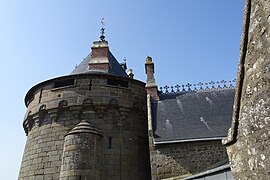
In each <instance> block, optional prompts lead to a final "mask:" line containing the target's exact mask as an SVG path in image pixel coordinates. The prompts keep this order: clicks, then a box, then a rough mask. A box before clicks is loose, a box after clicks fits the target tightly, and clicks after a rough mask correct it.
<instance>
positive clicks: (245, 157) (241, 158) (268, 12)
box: [224, 0, 270, 179]
mask: <svg viewBox="0 0 270 180" xmlns="http://www.w3.org/2000/svg"><path fill="white" fill-rule="evenodd" d="M269 49H270V2H269V1H268V0H246V7H245V19H244V26H243V34H242V43H241V50H240V64H239V71H238V80H237V81H238V82H237V90H236V96H235V103H234V113H233V123H232V127H231V130H230V131H229V134H228V137H227V139H225V140H224V144H226V145H227V152H228V155H229V159H230V162H231V168H232V172H233V174H234V177H235V179H268V178H269V176H270V163H269V158H268V157H269V156H270V151H269V144H270V140H269V137H270V136H269V135H270V134H269V130H270V98H269V94H270V91H269V89H270V84H269V82H270V71H269V70H270V60H269V59H270V51H269Z"/></svg>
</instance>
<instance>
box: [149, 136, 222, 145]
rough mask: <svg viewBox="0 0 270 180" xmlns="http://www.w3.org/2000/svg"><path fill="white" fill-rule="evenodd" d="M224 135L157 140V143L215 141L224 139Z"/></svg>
mask: <svg viewBox="0 0 270 180" xmlns="http://www.w3.org/2000/svg"><path fill="white" fill-rule="evenodd" d="M223 138H225V137H224V136H223V137H213V138H200V139H182V140H173V141H160V142H157V141H155V142H154V144H155V145H160V144H173V143H184V142H198V141H215V140H222V139H223Z"/></svg>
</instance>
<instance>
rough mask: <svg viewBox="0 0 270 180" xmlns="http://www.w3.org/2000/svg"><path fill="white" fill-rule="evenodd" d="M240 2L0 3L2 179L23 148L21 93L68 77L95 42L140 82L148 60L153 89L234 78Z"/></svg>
mask: <svg viewBox="0 0 270 180" xmlns="http://www.w3.org/2000/svg"><path fill="white" fill-rule="evenodd" d="M243 8H244V0H238V1H236V0H170V1H165V0H148V1H145V0H136V1H126V0H111V1H110V0H104V1H98V0H95V1H94V0H88V1H86V0H85V1H83V0H80V1H71V0H58V1H54V0H46V1H36V0H25V1H19V0H0V25H1V26H0V27H1V28H0V62H1V71H0V75H1V78H2V79H3V81H2V86H1V87H2V88H1V90H0V91H1V92H0V96H1V100H2V103H1V105H0V108H1V112H2V115H1V119H2V126H1V129H0V132H1V136H0V138H1V139H0V140H1V143H2V146H1V150H0V159H1V163H0V169H1V173H0V179H5V180H6V179H7V180H9V179H17V176H18V171H19V167H20V161H21V158H22V154H23V149H24V145H25V141H26V136H25V134H24V132H23V128H22V120H23V117H24V113H25V110H26V109H25V106H24V103H23V100H24V96H25V94H26V92H27V91H28V90H29V89H30V88H31V87H32V86H33V85H35V84H37V83H39V82H41V81H44V80H46V79H50V78H53V77H57V76H61V75H66V74H69V73H70V72H71V71H72V70H73V69H74V67H75V65H76V64H79V63H80V62H81V61H82V59H83V58H84V57H85V56H87V54H88V53H89V52H90V47H91V45H92V42H93V41H95V40H98V38H99V36H100V34H99V31H100V19H101V18H102V17H104V18H105V23H106V27H105V28H106V30H105V35H106V40H108V41H109V46H110V50H111V51H112V53H113V54H114V56H115V57H116V58H117V59H118V61H120V62H122V61H123V59H124V57H126V59H127V64H128V68H132V69H133V71H134V74H135V78H136V79H139V80H142V81H145V72H144V62H145V58H146V56H148V55H149V56H152V58H153V60H154V62H155V77H156V81H157V83H158V85H160V86H164V85H176V84H186V83H197V82H199V81H202V82H209V81H211V80H213V81H218V80H222V79H225V80H231V79H234V78H235V77H236V73H237V64H238V61H239V46H240V38H241V30H242V21H243Z"/></svg>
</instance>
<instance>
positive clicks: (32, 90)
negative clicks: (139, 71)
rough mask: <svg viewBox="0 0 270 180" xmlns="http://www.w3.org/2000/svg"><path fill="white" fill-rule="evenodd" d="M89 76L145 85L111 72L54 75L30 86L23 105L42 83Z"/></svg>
mask: <svg viewBox="0 0 270 180" xmlns="http://www.w3.org/2000/svg"><path fill="white" fill-rule="evenodd" d="M84 76H85V77H90V76H99V77H113V78H120V79H126V80H128V81H133V82H136V83H139V84H142V85H144V86H145V82H142V81H140V80H137V79H131V78H129V77H122V76H117V75H113V74H109V73H101V72H100V73H81V74H71V75H64V76H59V77H55V78H51V79H48V80H45V81H42V82H40V83H38V84H36V85H34V86H33V87H31V88H30V89H29V90H28V91H27V93H26V95H25V97H24V103H25V106H26V107H27V103H26V102H27V99H28V96H29V95H30V94H31V93H34V92H35V91H36V90H37V89H38V88H40V87H41V86H44V85H47V84H49V83H51V82H53V81H57V80H61V79H66V78H76V77H84Z"/></svg>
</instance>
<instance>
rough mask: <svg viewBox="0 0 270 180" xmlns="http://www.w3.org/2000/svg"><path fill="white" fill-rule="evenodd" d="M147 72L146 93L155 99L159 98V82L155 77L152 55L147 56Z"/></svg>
mask: <svg viewBox="0 0 270 180" xmlns="http://www.w3.org/2000/svg"><path fill="white" fill-rule="evenodd" d="M145 73H146V75H147V80H146V86H145V89H146V93H147V94H149V95H150V96H151V98H152V99H154V100H159V97H158V90H157V84H156V80H155V77H154V73H155V71H154V63H153V61H152V58H151V57H150V56H147V58H146V62H145Z"/></svg>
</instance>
